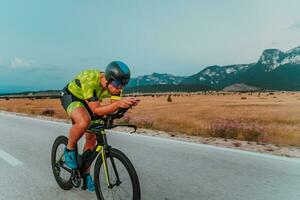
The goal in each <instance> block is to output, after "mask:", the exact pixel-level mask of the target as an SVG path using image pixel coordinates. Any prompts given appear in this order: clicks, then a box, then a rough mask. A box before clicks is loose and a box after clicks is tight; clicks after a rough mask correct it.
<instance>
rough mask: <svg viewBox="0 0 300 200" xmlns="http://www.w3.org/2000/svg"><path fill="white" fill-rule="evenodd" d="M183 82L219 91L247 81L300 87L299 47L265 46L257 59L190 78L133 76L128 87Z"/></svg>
mask: <svg viewBox="0 0 300 200" xmlns="http://www.w3.org/2000/svg"><path fill="white" fill-rule="evenodd" d="M183 84H184V85H190V84H192V85H195V84H201V85H203V86H207V87H204V88H213V89H217V90H222V89H224V88H225V87H228V86H231V85H234V84H244V85H249V86H250V87H251V86H254V87H255V88H260V89H272V90H300V46H299V47H297V48H294V49H291V50H289V51H286V52H283V51H281V50H279V49H266V50H264V51H263V52H262V54H261V56H260V57H259V59H258V61H257V62H254V63H249V64H236V65H227V66H218V65H213V66H208V67H206V68H204V69H203V70H201V71H200V72H199V73H197V74H194V75H192V76H188V77H183V76H174V75H171V74H159V73H153V74H152V75H145V76H139V77H137V78H133V79H131V80H130V82H129V84H128V86H127V88H130V87H135V88H136V87H140V86H146V85H153V87H157V85H183ZM187 87H188V86H187ZM252 88H253V87H252Z"/></svg>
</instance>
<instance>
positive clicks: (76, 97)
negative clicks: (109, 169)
mask: <svg viewBox="0 0 300 200" xmlns="http://www.w3.org/2000/svg"><path fill="white" fill-rule="evenodd" d="M129 79H130V70H129V68H128V66H127V65H126V64H125V63H123V62H120V61H113V62H111V63H110V64H109V65H108V66H107V67H106V70H105V73H103V72H101V71H99V70H94V69H89V70H84V71H82V72H80V73H79V74H78V75H77V76H76V77H75V79H74V80H73V81H71V82H70V83H69V84H68V85H67V86H66V87H65V88H64V89H63V90H62V94H61V103H62V106H63V108H64V109H65V110H66V112H67V113H68V115H69V116H70V118H71V119H72V127H71V128H70V130H69V137H68V144H67V147H66V148H65V152H64V156H65V163H66V165H67V166H68V167H70V168H71V169H77V168H78V166H77V162H76V153H75V145H76V143H77V141H78V140H79V139H80V138H81V137H82V136H83V134H85V139H86V142H85V145H84V153H87V152H89V151H91V150H92V149H93V148H94V147H95V145H96V136H95V134H92V133H89V132H88V131H87V129H88V127H89V126H90V124H91V123H92V122H93V121H92V120H93V118H94V117H95V116H97V115H98V116H103V115H107V114H109V113H112V112H115V111H116V110H118V109H119V108H128V107H130V106H135V105H137V103H138V101H137V100H136V99H135V98H129V97H127V98H121V94H122V88H123V87H124V86H125V85H126V84H127V83H128V81H129ZM108 97H110V98H111V103H110V104H108V105H101V101H102V100H103V99H104V98H108ZM83 178H84V179H85V181H86V183H87V189H88V190H89V191H94V190H95V187H94V182H93V179H92V177H91V175H90V173H89V169H86V170H85V173H84V175H83Z"/></svg>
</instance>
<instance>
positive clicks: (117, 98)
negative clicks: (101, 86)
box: [110, 90, 123, 101]
mask: <svg viewBox="0 0 300 200" xmlns="http://www.w3.org/2000/svg"><path fill="white" fill-rule="evenodd" d="M122 96H123V91H122V90H121V92H120V93H119V94H118V95H112V96H111V97H110V99H111V100H113V101H114V100H121V99H122Z"/></svg>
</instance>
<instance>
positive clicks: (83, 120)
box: [67, 102, 91, 150]
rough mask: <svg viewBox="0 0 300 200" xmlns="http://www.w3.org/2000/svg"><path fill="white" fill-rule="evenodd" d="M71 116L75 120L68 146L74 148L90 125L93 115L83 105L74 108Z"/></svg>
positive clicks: (70, 131)
mask: <svg viewBox="0 0 300 200" xmlns="http://www.w3.org/2000/svg"><path fill="white" fill-rule="evenodd" d="M73 103H74V102H73ZM70 117H71V119H72V120H73V125H72V127H71V128H70V130H69V140H68V145H67V148H68V149H70V150H72V149H74V148H75V145H76V143H77V141H78V140H79V139H80V138H81V136H82V135H83V134H84V132H85V131H86V130H87V128H88V127H89V124H90V122H91V117H90V115H89V113H88V112H87V110H86V109H85V107H83V106H79V107H76V108H74V109H73V110H72V111H71V112H70Z"/></svg>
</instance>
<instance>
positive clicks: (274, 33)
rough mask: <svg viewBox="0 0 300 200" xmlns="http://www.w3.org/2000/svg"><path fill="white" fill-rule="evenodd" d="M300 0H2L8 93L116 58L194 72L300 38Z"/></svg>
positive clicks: (2, 88)
mask: <svg viewBox="0 0 300 200" xmlns="http://www.w3.org/2000/svg"><path fill="white" fill-rule="evenodd" d="M299 8H300V1H299V0H243V1H240V0H184V1H183V0H151V1H150V0H147V1H146V0H128V1H124V0H111V1H104V0H51V1H45V0H0V30H1V31H0V34H1V37H0V93H3V92H9V91H22V90H41V89H43V90H45V89H61V88H62V87H63V86H64V85H66V84H67V83H68V82H69V81H70V80H72V79H73V78H74V76H75V75H76V74H77V73H78V72H80V71H81V70H84V69H88V68H98V69H100V70H105V67H106V65H107V64H108V63H109V62H111V61H113V60H121V61H123V62H125V63H126V64H128V65H129V66H130V69H131V73H132V77H136V76H139V75H146V74H152V73H153V72H158V73H170V74H173V75H179V76H190V75H193V74H196V73H198V72H199V71H201V70H202V69H204V68H205V67H207V66H210V65H221V66H223V65H229V64H243V63H252V62H256V61H257V60H258V59H259V57H260V55H261V53H262V51H263V50H264V49H269V48H277V49H280V50H282V51H287V50H289V49H292V48H295V47H297V46H300V12H299Z"/></svg>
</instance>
